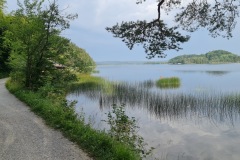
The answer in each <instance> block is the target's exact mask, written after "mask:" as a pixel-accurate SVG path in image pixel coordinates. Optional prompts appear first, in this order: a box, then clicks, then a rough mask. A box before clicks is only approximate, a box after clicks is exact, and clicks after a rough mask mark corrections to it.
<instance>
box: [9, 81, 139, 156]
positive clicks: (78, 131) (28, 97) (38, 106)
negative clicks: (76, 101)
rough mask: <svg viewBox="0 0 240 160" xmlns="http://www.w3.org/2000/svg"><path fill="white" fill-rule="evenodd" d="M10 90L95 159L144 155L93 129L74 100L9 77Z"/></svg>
mask: <svg viewBox="0 0 240 160" xmlns="http://www.w3.org/2000/svg"><path fill="white" fill-rule="evenodd" d="M6 87H7V88H8V90H9V91H10V92H11V93H13V94H14V95H15V96H16V97H18V98H19V99H20V100H21V101H23V102H25V103H26V104H27V105H28V106H29V107H30V109H31V110H32V111H33V112H34V113H35V114H37V115H39V116H40V117H42V118H43V119H44V120H45V122H46V124H48V125H49V126H51V127H53V128H55V129H58V130H60V131H61V132H62V133H63V135H64V136H66V137H67V138H68V139H70V140H71V141H73V142H75V143H77V144H78V145H79V146H80V147H81V148H83V149H84V150H85V151H86V152H88V153H89V154H90V155H91V156H92V157H93V158H94V159H99V160H105V159H114V160H123V159H131V160H132V159H133V160H138V159H140V156H139V154H138V153H136V152H134V151H133V149H132V148H131V147H129V146H127V145H125V144H123V143H120V142H118V141H116V140H114V139H113V138H111V137H110V136H109V135H108V134H107V133H105V132H103V131H98V130H95V129H92V128H91V127H90V125H86V124H84V122H83V121H81V119H78V115H77V114H76V113H75V110H74V107H73V103H70V104H67V103H65V101H64V102H61V101H60V99H61V98H59V99H57V100H56V99H55V97H54V99H51V97H45V96H43V95H42V94H41V93H37V92H32V91H29V90H25V89H24V88H23V87H22V86H21V85H19V84H17V83H15V82H12V81H10V80H9V81H8V82H7V83H6Z"/></svg>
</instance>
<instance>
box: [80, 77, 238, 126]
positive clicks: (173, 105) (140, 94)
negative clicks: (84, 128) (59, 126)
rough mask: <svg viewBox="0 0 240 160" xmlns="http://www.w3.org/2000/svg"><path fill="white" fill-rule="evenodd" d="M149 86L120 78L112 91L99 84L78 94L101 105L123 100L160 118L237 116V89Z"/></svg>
mask: <svg viewBox="0 0 240 160" xmlns="http://www.w3.org/2000/svg"><path fill="white" fill-rule="evenodd" d="M152 89H153V90H152ZM152 89H151V88H149V86H145V85H143V83H134V84H132V83H127V82H123V83H115V84H111V94H109V93H110V92H108V93H106V92H105V89H104V88H101V87H98V88H95V89H93V90H91V91H90V90H85V91H83V90H81V93H79V94H80V95H81V94H84V95H86V96H88V97H89V98H91V99H92V100H94V101H98V102H99V107H101V108H102V107H105V108H106V107H109V106H111V105H112V104H126V106H127V107H131V108H134V107H138V108H139V109H141V110H143V109H146V110H147V112H148V113H150V114H151V115H154V116H155V117H157V118H159V119H179V118H194V117H207V118H208V119H209V120H211V121H214V122H219V123H222V122H224V121H226V122H227V121H228V123H229V122H230V123H231V124H233V123H234V119H236V118H240V93H222V92H214V91H213V92H211V93H206V92H194V93H172V92H161V91H159V90H158V91H156V90H154V88H152Z"/></svg>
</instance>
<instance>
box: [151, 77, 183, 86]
mask: <svg viewBox="0 0 240 160" xmlns="http://www.w3.org/2000/svg"><path fill="white" fill-rule="evenodd" d="M180 85H181V82H180V79H179V78H178V77H170V78H160V79H159V80H157V81H156V86H157V87H159V88H179V87H180Z"/></svg>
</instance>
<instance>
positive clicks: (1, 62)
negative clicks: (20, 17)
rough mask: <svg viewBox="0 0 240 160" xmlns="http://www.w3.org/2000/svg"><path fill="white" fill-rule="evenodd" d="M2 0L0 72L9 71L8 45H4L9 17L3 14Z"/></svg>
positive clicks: (3, 2) (0, 4) (0, 11)
mask: <svg viewBox="0 0 240 160" xmlns="http://www.w3.org/2000/svg"><path fill="white" fill-rule="evenodd" d="M4 4H5V1H4V0H0V73H9V71H10V68H9V66H8V65H7V61H8V58H9V55H10V47H9V46H7V45H5V35H4V34H5V31H6V30H7V29H8V27H9V23H8V21H9V17H8V16H7V15H5V14H4V11H3V9H4Z"/></svg>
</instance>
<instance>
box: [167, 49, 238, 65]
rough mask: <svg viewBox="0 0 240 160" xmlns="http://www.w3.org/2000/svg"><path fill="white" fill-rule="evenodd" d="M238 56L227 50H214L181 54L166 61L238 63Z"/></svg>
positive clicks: (172, 62)
mask: <svg viewBox="0 0 240 160" xmlns="http://www.w3.org/2000/svg"><path fill="white" fill-rule="evenodd" d="M239 62H240V56H238V55H236V54H233V53H231V52H228V51H223V50H215V51H211V52H208V53H206V54H200V55H196V54H192V55H182V56H177V57H175V58H172V59H170V60H169V61H168V63H171V64H217V63H239Z"/></svg>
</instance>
